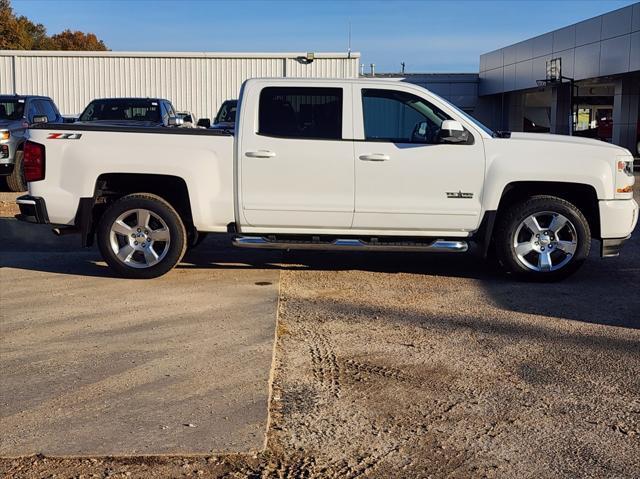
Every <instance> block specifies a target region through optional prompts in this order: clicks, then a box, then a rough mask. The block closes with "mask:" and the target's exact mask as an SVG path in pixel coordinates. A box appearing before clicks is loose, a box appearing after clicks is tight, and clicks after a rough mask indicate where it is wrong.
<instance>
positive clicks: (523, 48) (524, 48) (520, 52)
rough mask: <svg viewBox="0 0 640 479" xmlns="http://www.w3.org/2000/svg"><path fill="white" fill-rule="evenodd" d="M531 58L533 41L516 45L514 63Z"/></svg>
mask: <svg viewBox="0 0 640 479" xmlns="http://www.w3.org/2000/svg"><path fill="white" fill-rule="evenodd" d="M532 58H533V40H525V41H524V42H520V43H518V44H516V61H519V62H522V61H525V60H531V59H532Z"/></svg>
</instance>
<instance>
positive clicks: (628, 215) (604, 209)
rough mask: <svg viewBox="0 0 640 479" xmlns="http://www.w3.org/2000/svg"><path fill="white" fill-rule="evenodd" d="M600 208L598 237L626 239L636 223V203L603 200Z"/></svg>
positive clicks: (631, 200)
mask: <svg viewBox="0 0 640 479" xmlns="http://www.w3.org/2000/svg"><path fill="white" fill-rule="evenodd" d="M599 208H600V237H601V238H603V239H605V238H606V239H609V238H626V237H627V236H629V235H630V234H631V232H632V231H633V230H634V229H635V227H636V224H637V223H638V203H636V201H635V200H633V199H628V200H603V201H600V202H599Z"/></svg>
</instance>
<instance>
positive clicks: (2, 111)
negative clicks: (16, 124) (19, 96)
mask: <svg viewBox="0 0 640 479" xmlns="http://www.w3.org/2000/svg"><path fill="white" fill-rule="evenodd" d="M23 116H24V100H8V99H0V120H20V119H21V118H22V117H23Z"/></svg>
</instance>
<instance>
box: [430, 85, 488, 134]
mask: <svg viewBox="0 0 640 479" xmlns="http://www.w3.org/2000/svg"><path fill="white" fill-rule="evenodd" d="M430 93H431V94H432V95H433V96H435V97H437V98H439V99H440V100H442V101H444V102H446V104H447V105H449V106H450V107H451V108H452V109H454V110H455V111H456V112H457V113H459V114H460V116H463V117H464V118H465V120H468V121H469V122H470V123H473V124H474V125H475V126H477V127H478V128H480V129H481V130H482V131H484V132H485V133H486V134H487V135H489V136H493V135H494V134H495V132H494V131H493V130H492V129H491V128H489V127H488V126H486V125H484V124H482V123H480V121H479V120H477V119H476V118H474V117H472V116H471V115H469V113H467V112H465V111H464V110H461V109H460V108H458V107H457V106H455V105H454V104H453V103H451V102H450V101H449V100H445V99H444V98H442V97H441V96H439V95H436V94H435V93H433V92H432V91H430Z"/></svg>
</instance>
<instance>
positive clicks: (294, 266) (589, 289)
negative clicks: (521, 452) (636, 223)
mask: <svg viewBox="0 0 640 479" xmlns="http://www.w3.org/2000/svg"><path fill="white" fill-rule="evenodd" d="M638 236H639V235H638V234H636V237H635V238H633V239H631V240H630V241H629V242H628V243H627V244H626V245H625V247H624V250H623V254H622V256H621V257H619V258H612V259H607V260H601V259H600V258H599V257H598V254H597V253H598V251H597V250H598V246H599V244H598V243H596V242H594V243H593V245H592V255H591V256H592V257H591V258H590V259H589V261H588V262H587V263H586V264H585V265H584V267H583V268H582V269H581V270H580V271H579V272H578V273H577V274H575V275H574V276H572V277H571V278H568V279H566V280H564V281H562V282H558V283H551V284H537V283H521V282H516V281H514V280H512V279H511V278H508V277H506V276H505V275H503V274H502V273H501V272H500V271H498V270H497V268H495V267H494V266H492V265H491V264H490V263H487V262H485V261H483V260H481V259H480V258H478V257H477V256H474V255H473V254H468V255H459V254H415V253H364V252H363V253H360V252H356V253H354V252H344V253H343V252H303V251H289V252H280V251H271V250H241V249H237V248H233V247H232V246H230V245H229V240H230V238H229V237H227V236H214V237H210V238H208V239H207V240H206V241H204V242H203V243H202V244H201V245H200V246H199V247H198V248H196V249H195V250H193V251H190V252H188V253H187V255H185V258H184V259H183V262H182V263H181V264H180V265H179V266H178V268H179V269H182V270H189V269H207V268H212V269H229V270H234V269H246V268H252V269H279V270H300V271H304V270H310V271H366V272H379V273H386V274H393V273H405V274H409V275H420V276H421V277H423V276H425V275H427V276H432V277H434V281H436V280H437V278H446V277H451V278H466V279H470V280H472V281H473V285H474V286H473V287H480V288H482V290H483V291H484V292H485V293H486V300H487V301H489V302H491V303H493V304H494V305H495V306H497V307H498V308H501V309H503V310H507V311H514V312H521V313H528V314H536V315H543V316H550V317H556V318H563V319H570V320H574V321H581V322H588V323H597V324H603V325H610V326H621V327H628V328H635V329H640V314H639V313H638V311H640V291H638V289H637V285H638V284H640V238H638ZM0 245H2V246H0V251H1V254H0V268H2V267H9V268H17V269H24V270H31V271H41V272H48V273H57V274H71V275H80V276H100V277H106V278H108V277H113V275H112V273H111V271H110V270H109V268H108V267H107V266H106V265H105V264H104V263H103V262H102V260H101V258H100V254H99V252H98V251H97V249H96V248H95V247H94V248H90V249H83V248H80V246H79V239H78V237H77V236H65V237H56V236H54V235H53V234H52V233H51V231H50V228H49V227H47V226H40V225H26V224H22V223H20V222H17V221H15V220H14V219H9V218H0ZM114 280H120V279H117V278H114ZM121 281H127V280H121ZM363 281H366V279H363ZM354 287H357V285H354Z"/></svg>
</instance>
